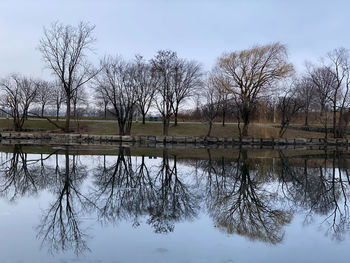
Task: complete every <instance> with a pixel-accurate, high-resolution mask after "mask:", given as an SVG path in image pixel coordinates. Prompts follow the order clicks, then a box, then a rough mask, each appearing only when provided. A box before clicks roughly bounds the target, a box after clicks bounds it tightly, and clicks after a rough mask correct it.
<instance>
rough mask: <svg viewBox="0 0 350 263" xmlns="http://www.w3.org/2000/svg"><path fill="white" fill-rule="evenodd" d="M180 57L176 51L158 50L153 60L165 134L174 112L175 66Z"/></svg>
mask: <svg viewBox="0 0 350 263" xmlns="http://www.w3.org/2000/svg"><path fill="white" fill-rule="evenodd" d="M177 60H178V58H177V55H176V52H173V51H170V50H160V51H158V53H157V55H156V56H155V58H153V59H152V60H151V64H152V71H153V73H154V74H155V75H156V77H157V78H158V81H157V83H158V85H157V97H158V98H157V99H156V106H157V108H158V110H159V112H160V114H161V115H162V118H163V135H168V132H169V124H170V118H171V116H173V114H174V108H175V107H174V104H175V89H174V86H173V83H174V81H173V78H174V68H175V66H176V62H177Z"/></svg>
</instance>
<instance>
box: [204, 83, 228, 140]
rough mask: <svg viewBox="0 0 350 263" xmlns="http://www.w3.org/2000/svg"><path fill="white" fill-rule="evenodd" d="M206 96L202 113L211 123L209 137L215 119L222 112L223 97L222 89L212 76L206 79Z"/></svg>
mask: <svg viewBox="0 0 350 263" xmlns="http://www.w3.org/2000/svg"><path fill="white" fill-rule="evenodd" d="M204 98H205V100H204V105H203V106H202V113H203V116H204V118H205V119H206V120H207V121H208V124H209V129H208V133H207V136H208V137H209V136H210V135H211V131H212V127H213V123H214V120H215V118H216V117H217V116H218V114H219V112H220V106H221V102H222V98H223V95H222V92H221V90H219V89H217V87H216V86H215V84H214V80H213V78H212V77H209V78H208V80H207V81H206V87H205V91H204Z"/></svg>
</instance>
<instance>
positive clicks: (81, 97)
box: [71, 89, 88, 118]
mask: <svg viewBox="0 0 350 263" xmlns="http://www.w3.org/2000/svg"><path fill="white" fill-rule="evenodd" d="M71 103H72V104H73V117H74V118H77V117H78V114H77V110H78V109H77V107H78V105H81V104H84V105H87V103H88V99H87V94H86V92H85V90H83V89H77V90H75V91H74V94H73V96H72V102H71Z"/></svg>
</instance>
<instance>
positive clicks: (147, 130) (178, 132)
mask: <svg viewBox="0 0 350 263" xmlns="http://www.w3.org/2000/svg"><path fill="white" fill-rule="evenodd" d="M60 124H61V125H63V122H60ZM71 127H72V128H73V129H74V130H75V132H78V133H89V134H98V135H118V125H117V123H116V122H113V121H101V120H100V121H95V120H85V121H79V122H77V121H75V120H72V122H71ZM0 129H3V130H10V129H12V120H7V119H0ZM24 129H26V130H28V131H52V132H59V131H60V130H58V129H57V128H56V127H55V126H54V125H53V124H51V123H49V122H48V121H47V120H30V119H29V120H27V121H26V122H25V124H24ZM207 131H208V125H207V124H205V123H179V124H178V126H174V125H173V124H171V125H170V129H169V135H170V136H206V135H207ZM278 131H279V129H278V128H276V127H273V125H268V124H254V123H252V124H250V125H249V132H248V137H254V138H273V137H274V138H276V137H278ZM131 133H132V135H162V124H161V123H160V122H152V123H151V122H148V123H146V124H144V125H143V124H141V123H133V126H132V130H131ZM238 135H239V132H238V127H237V125H236V124H226V125H225V127H223V126H222V125H221V124H215V125H214V126H213V129H212V134H211V136H215V137H238ZM284 137H285V138H299V137H303V138H311V137H312V138H321V137H324V134H323V133H319V132H310V131H302V130H296V129H289V130H287V132H286V133H285V135H284Z"/></svg>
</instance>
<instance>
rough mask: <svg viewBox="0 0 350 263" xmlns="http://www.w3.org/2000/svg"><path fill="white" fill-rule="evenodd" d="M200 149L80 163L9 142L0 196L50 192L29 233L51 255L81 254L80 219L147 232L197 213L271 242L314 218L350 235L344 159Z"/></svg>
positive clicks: (124, 152) (62, 153) (65, 153)
mask: <svg viewBox="0 0 350 263" xmlns="http://www.w3.org/2000/svg"><path fill="white" fill-rule="evenodd" d="M207 151H208V158H207V159H205V160H188V159H187V160H184V159H179V158H178V157H177V156H176V155H173V154H169V151H168V150H167V149H163V152H162V159H161V160H159V161H158V160H157V161H154V160H147V159H146V158H145V156H140V157H135V156H131V154H130V149H128V148H120V149H118V155H117V156H110V157H106V156H104V157H103V161H100V162H97V164H94V163H90V164H89V166H87V165H86V164H83V163H82V162H80V161H79V158H80V157H79V156H77V155H74V154H70V153H69V150H68V148H65V149H64V150H59V151H56V152H53V153H52V154H46V155H43V154H41V155H28V154H26V153H25V151H24V150H23V148H22V146H20V145H15V146H14V148H13V152H12V153H11V154H9V156H8V157H7V158H6V161H4V162H3V163H2V164H1V166H0V195H1V196H2V197H3V198H7V199H8V200H11V201H16V200H19V198H21V197H23V196H31V195H35V194H39V193H40V191H42V190H46V191H49V192H51V193H52V196H53V201H52V202H51V203H50V204H49V207H48V209H47V210H45V211H43V215H42V218H41V221H40V224H39V225H38V227H37V231H38V235H37V236H38V238H39V239H41V240H42V244H44V245H45V246H48V247H49V249H50V250H51V251H53V252H56V251H60V250H73V251H75V252H76V253H77V254H79V253H82V252H83V251H85V250H88V245H87V241H88V239H89V235H88V234H87V233H88V231H87V229H86V227H85V225H86V224H84V218H86V216H87V215H89V216H90V217H91V216H93V215H96V218H97V220H98V221H100V222H103V223H105V224H109V223H112V224H118V222H120V221H121V220H127V221H131V222H132V224H133V225H134V226H139V225H140V224H142V221H143V220H144V221H145V222H146V223H147V224H149V225H151V226H152V227H153V229H154V231H155V232H156V233H168V232H171V231H174V228H175V224H176V223H178V222H181V221H185V220H192V219H194V218H196V217H197V216H198V214H199V213H200V211H201V212H202V213H203V212H207V213H208V214H209V216H210V217H211V218H212V220H213V222H214V225H215V226H216V227H218V228H219V229H220V230H221V231H223V232H225V233H229V234H238V235H242V236H245V237H248V238H249V239H252V240H259V241H263V242H267V243H271V244H277V243H279V242H281V241H282V240H283V238H284V226H285V225H286V224H288V223H289V222H290V221H291V219H292V216H293V214H294V213H298V214H300V213H304V214H305V222H306V223H307V224H309V223H311V222H312V220H313V218H315V217H320V216H321V217H322V218H323V223H322V224H323V225H326V226H327V232H326V233H327V234H328V235H330V236H332V237H333V238H336V239H339V240H341V239H343V238H344V236H345V235H346V234H347V233H349V232H350V220H349V216H350V215H349V208H348V198H349V193H350V181H349V168H348V167H349V163H348V162H349V161H348V158H347V157H348V155H347V154H345V153H339V152H331V153H329V152H324V153H321V154H320V153H318V155H308V156H300V155H299V156H295V155H294V157H288V156H286V155H285V153H284V152H282V151H280V152H279V158H278V159H277V161H274V160H272V159H271V158H263V159H254V158H248V153H247V151H245V150H241V151H239V152H237V157H236V158H230V159H229V158H227V157H222V158H217V157H216V158H212V153H211V150H207ZM197 177H198V178H199V179H200V180H199V181H198V178H197ZM84 184H85V186H84ZM86 184H87V185H88V187H86Z"/></svg>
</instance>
